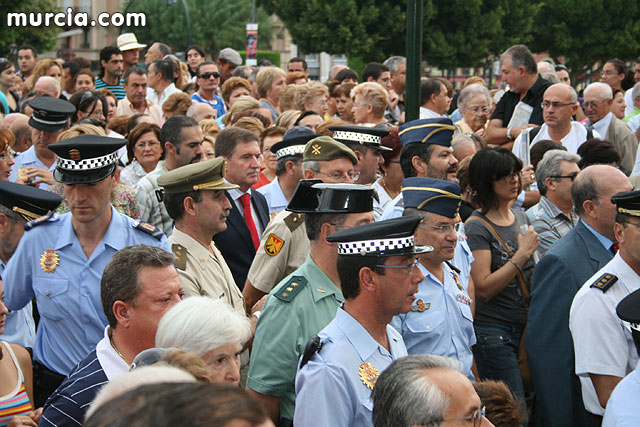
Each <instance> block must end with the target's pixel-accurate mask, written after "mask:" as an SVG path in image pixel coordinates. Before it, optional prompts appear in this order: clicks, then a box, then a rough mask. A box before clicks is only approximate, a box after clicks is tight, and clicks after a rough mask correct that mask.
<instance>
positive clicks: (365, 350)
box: [335, 307, 397, 360]
mask: <svg viewBox="0 0 640 427" xmlns="http://www.w3.org/2000/svg"><path fill="white" fill-rule="evenodd" d="M335 320H336V322H337V324H338V325H339V327H340V329H342V331H343V332H344V335H345V337H346V338H347V339H348V340H349V342H350V343H351V344H352V345H353V348H355V349H356V351H357V352H358V355H359V356H360V359H362V360H367V359H369V358H370V357H371V356H372V355H373V354H374V353H375V352H376V351H377V352H379V353H381V354H383V355H385V356H391V355H390V354H389V352H388V351H387V349H386V348H384V347H383V346H381V345H380V344H378V343H377V341H376V340H374V339H373V337H372V336H371V335H369V332H367V330H366V329H365V328H364V326H362V325H361V324H360V323H359V322H358V321H357V320H356V319H354V318H353V317H351V315H350V314H349V313H347V312H346V311H344V309H343V308H342V307H340V308H338V312H337V313H336V318H335ZM387 337H388V339H389V347H390V348H391V351H392V352H393V349H394V347H395V346H396V345H397V339H396V337H394V336H392V335H389V333H388V332H387Z"/></svg>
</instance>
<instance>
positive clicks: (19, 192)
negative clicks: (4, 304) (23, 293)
mask: <svg viewBox="0 0 640 427" xmlns="http://www.w3.org/2000/svg"><path fill="white" fill-rule="evenodd" d="M61 201H62V199H60V196H58V195H56V194H53V193H51V192H49V191H44V190H39V189H37V188H34V187H28V186H26V185H22V184H16V183H13V182H9V181H0V242H2V244H0V274H2V273H3V272H4V269H5V268H6V265H7V263H8V262H9V259H10V258H11V257H12V256H13V254H14V252H15V251H16V248H17V247H18V242H20V239H21V238H22V235H23V234H24V224H25V223H26V222H27V221H32V220H34V219H36V218H38V217H40V216H42V215H45V214H47V213H48V212H49V211H52V210H54V209H55V208H56V207H57V206H58V205H59V204H60V202H61ZM32 313H33V309H32V306H31V302H29V303H28V304H27V305H25V306H24V308H22V309H20V310H17V311H11V312H9V313H8V314H7V317H6V321H5V326H4V333H2V334H0V340H2V341H7V342H11V343H15V344H20V345H21V346H23V347H26V348H32V347H33V344H34V342H35V339H36V328H35V322H34V321H33V314H32Z"/></svg>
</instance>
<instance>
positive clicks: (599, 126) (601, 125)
mask: <svg viewBox="0 0 640 427" xmlns="http://www.w3.org/2000/svg"><path fill="white" fill-rule="evenodd" d="M612 119H613V113H611V112H609V113H608V114H607V115H606V116H604V117H603V118H601V119H600V120H598V121H597V122H595V123H591V126H593V130H595V131H596V132H598V133H599V134H600V135H602V137H603V138H604V137H605V136H606V135H607V131H608V130H609V125H611V120H612Z"/></svg>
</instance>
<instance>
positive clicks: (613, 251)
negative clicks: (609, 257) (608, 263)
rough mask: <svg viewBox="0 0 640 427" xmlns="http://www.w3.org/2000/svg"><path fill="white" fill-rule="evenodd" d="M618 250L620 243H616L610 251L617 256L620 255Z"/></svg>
mask: <svg viewBox="0 0 640 427" xmlns="http://www.w3.org/2000/svg"><path fill="white" fill-rule="evenodd" d="M618 248H620V244H619V243H618V242H615V243H614V244H612V245H611V247H610V248H609V250H611V253H613V254H614V255H615V254H617V253H618Z"/></svg>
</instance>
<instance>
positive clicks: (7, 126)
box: [0, 113, 29, 132]
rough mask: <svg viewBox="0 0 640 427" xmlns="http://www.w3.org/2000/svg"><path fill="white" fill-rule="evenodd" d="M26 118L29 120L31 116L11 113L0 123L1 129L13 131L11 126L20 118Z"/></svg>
mask: <svg viewBox="0 0 640 427" xmlns="http://www.w3.org/2000/svg"><path fill="white" fill-rule="evenodd" d="M21 117H23V118H25V119H27V120H29V116H27V115H25V114H22V113H11V114H7V115H6V116H4V120H2V122H0V129H9V130H11V125H12V124H13V123H14V122H15V121H16V120H17V119H19V118H21ZM12 132H13V131H12Z"/></svg>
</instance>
